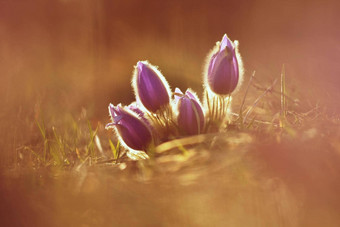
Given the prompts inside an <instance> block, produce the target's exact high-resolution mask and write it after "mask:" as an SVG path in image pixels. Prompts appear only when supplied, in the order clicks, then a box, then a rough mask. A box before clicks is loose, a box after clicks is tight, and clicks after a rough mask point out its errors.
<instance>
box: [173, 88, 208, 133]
mask: <svg viewBox="0 0 340 227" xmlns="http://www.w3.org/2000/svg"><path fill="white" fill-rule="evenodd" d="M175 103H176V105H177V111H178V116H177V123H178V127H179V129H180V130H181V131H182V132H184V133H185V134H189V135H195V134H199V133H201V132H202V130H203V127H204V114H203V111H202V106H201V104H200V102H199V100H198V98H197V97H196V95H195V94H194V93H193V92H191V91H190V90H189V89H187V90H186V92H185V94H183V93H182V91H181V90H180V89H179V88H176V89H175Z"/></svg>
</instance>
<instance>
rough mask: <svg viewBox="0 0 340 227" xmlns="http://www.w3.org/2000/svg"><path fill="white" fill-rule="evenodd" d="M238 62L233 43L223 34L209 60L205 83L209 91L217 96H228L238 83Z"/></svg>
mask: <svg viewBox="0 0 340 227" xmlns="http://www.w3.org/2000/svg"><path fill="white" fill-rule="evenodd" d="M239 71H240V70H239V62H238V58H237V54H236V48H235V43H233V42H232V41H231V40H230V39H229V38H228V37H227V35H226V34H225V35H224V36H223V38H222V41H221V42H217V43H216V47H215V48H214V50H213V52H212V56H211V58H210V59H209V66H208V72H207V82H208V85H209V88H210V90H211V91H213V92H214V93H216V94H219V95H229V94H231V93H232V92H233V91H234V90H235V88H236V87H237V84H238V81H239Z"/></svg>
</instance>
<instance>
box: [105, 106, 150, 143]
mask: <svg viewBox="0 0 340 227" xmlns="http://www.w3.org/2000/svg"><path fill="white" fill-rule="evenodd" d="M109 113H110V116H111V120H112V123H109V124H107V125H106V128H115V129H116V132H117V134H118V136H119V137H120V139H121V141H122V142H123V144H125V145H126V146H128V147H129V148H132V149H134V150H146V149H147V148H148V146H149V145H150V144H151V142H152V135H151V132H150V130H149V128H148V126H147V125H146V124H145V123H144V122H143V121H142V120H140V119H139V118H138V117H137V116H136V115H135V114H134V113H132V112H130V110H128V109H126V108H123V107H121V105H120V104H119V105H117V106H114V105H112V104H110V105H109Z"/></svg>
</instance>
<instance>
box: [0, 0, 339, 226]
mask: <svg viewBox="0 0 340 227" xmlns="http://www.w3.org/2000/svg"><path fill="white" fill-rule="evenodd" d="M339 6H340V3H339V1H337V0H329V1H327V0H325V1H320V0H309V1H299V0H286V1H275V0H253V1H250V0H238V1H228V0H210V1H194V0H189V1H184V0H182V1H181V0H172V1H160V0H151V1H137V0H49V1H46V0H25V1H20V0H0V107H1V108H0V200H1V201H2V202H1V205H0V214H1V215H0V216H1V220H2V223H4V225H7V226H30V225H31V226H111V225H112V223H117V224H118V225H124V224H125V225H128V224H129V226H136V225H143V224H144V226H158V225H159V224H160V223H164V226H200V225H201V226H209V225H215V226H339V223H340V218H339V214H340V198H339V189H340V183H339V182H340V180H339V173H340V164H339V163H340V159H339V157H340V156H339V154H340V152H339V151H340V143H339V141H340V140H339V138H340V131H339V127H338V125H339V124H336V123H335V122H336V120H335V118H330V120H329V121H322V120H324V119H322V120H320V119H319V118H318V119H317V120H315V119H312V120H311V122H310V124H309V122H308V123H307V126H306V128H305V129H306V130H305V129H303V130H305V131H302V133H300V134H297V135H296V137H295V138H292V137H287V138H283V141H282V142H277V141H274V140H275V139H273V138H274V137H275V136H274V135H276V133H277V132H276V131H275V130H274V129H272V132H270V133H273V137H270V138H269V137H268V138H267V136H266V135H264V136H263V135H262V137H261V134H260V135H257V137H256V139H254V141H253V142H249V141H248V140H245V142H244V143H242V142H241V143H240V144H238V145H237V143H238V141H240V140H241V141H242V135H243V136H245V134H244V133H239V132H237V134H236V135H234V137H233V136H232V135H231V136H230V135H228V136H224V134H222V136H221V139H220V140H221V141H219V142H218V143H216V144H215V145H214V146H215V147H211V146H212V144H214V143H211V142H209V141H207V143H210V144H209V146H207V147H208V148H206V147H205V148H202V149H201V148H200V147H198V148H197V150H198V151H196V150H195V148H193V151H192V152H193V153H194V154H195V155H193V156H190V157H191V158H192V159H193V160H192V159H190V157H189V159H188V160H186V159H183V160H184V161H182V162H173V161H172V160H171V159H166V158H167V157H166V156H165V159H161V158H159V159H156V161H157V162H159V163H158V164H156V165H155V166H154V167H155V168H156V170H155V175H154V176H153V177H154V178H153V180H154V181H153V183H152V182H151V181H150V182H148V183H145V182H144V180H145V181H146V182H147V180H148V179H147V178H148V174H149V172H148V171H146V170H148V169H147V168H148V167H147V166H146V167H145V166H143V163H142V164H140V163H137V164H136V163H133V162H132V163H128V164H127V167H126V166H125V167H124V166H118V165H117V166H109V167H108V168H100V167H101V166H100V167H97V168H96V166H95V167H93V166H92V167H93V168H92V167H91V166H89V167H88V168H87V167H84V168H83V167H82V168H81V169H80V170H79V169H78V167H79V166H80V165H79V166H77V168H76V170H74V171H65V170H64V168H59V169H58V168H56V169H54V168H53V167H52V166H48V167H46V168H42V169H40V171H39V169H38V170H35V169H34V167H33V168H32V166H28V167H30V168H25V167H27V166H25V165H24V164H22V163H19V164H18V165H16V167H18V169H20V168H22V170H24V171H21V172H20V171H17V169H15V168H8V167H9V166H10V167H13V166H14V165H13V163H16V161H17V160H19V159H20V160H21V159H22V160H24V161H25V162H27V163H32V160H31V162H30V160H29V158H30V157H31V156H33V154H32V153H33V151H31V150H29V149H28V148H32V149H33V150H34V149H37V150H38V151H41V152H42V150H43V147H44V144H43V143H44V141H43V140H42V137H41V134H40V132H39V129H38V127H37V121H38V122H40V123H42V122H43V121H44V122H45V125H46V131H47V133H50V134H51V136H50V137H49V138H53V134H52V133H53V132H52V131H51V129H52V130H54V128H52V126H55V128H56V130H57V132H58V133H60V134H62V133H63V132H62V130H63V128H71V127H73V125H72V123H74V122H76V124H77V122H80V121H78V119H79V118H81V116H83V118H82V119H83V121H84V122H86V121H85V120H84V119H85V117H84V115H86V119H89V120H90V122H91V123H92V127H93V128H95V127H96V126H97V125H101V131H100V132H104V133H107V131H105V130H104V128H103V125H105V123H107V122H108V121H109V117H108V111H107V106H108V104H109V103H110V102H111V103H113V104H117V103H120V102H121V103H123V104H129V103H130V102H132V101H133V100H134V94H133V91H132V88H131V85H130V80H131V75H132V71H133V69H134V65H135V64H136V63H137V61H138V60H146V59H147V60H149V61H150V62H151V63H152V64H154V65H158V66H159V68H160V70H161V71H162V72H163V74H164V75H165V77H166V78H167V79H168V81H169V83H170V85H171V87H172V88H175V87H180V88H181V89H182V90H184V89H186V88H187V87H191V88H193V89H194V90H195V91H197V93H198V94H199V95H200V94H201V93H202V84H201V80H202V69H203V65H204V62H205V58H206V55H207V53H208V52H209V50H210V49H211V48H212V47H213V46H214V44H215V42H216V41H219V40H220V39H221V38H222V36H223V34H224V33H227V34H228V36H229V37H230V38H231V39H232V40H239V42H240V53H241V55H242V57H243V61H244V66H245V76H244V77H245V82H244V83H243V89H241V90H240V92H239V93H238V94H236V95H235V96H234V99H233V100H234V101H235V102H234V105H235V104H237V101H238V100H239V99H241V98H242V97H243V95H244V93H245V84H247V80H248V79H249V78H250V75H251V74H252V72H253V71H254V70H255V71H256V83H257V84H260V85H261V86H263V87H267V86H269V85H270V84H271V83H272V81H273V80H274V79H276V78H279V76H280V73H281V68H282V65H283V64H284V65H285V69H286V87H287V91H288V95H289V96H290V97H291V98H293V99H299V100H300V106H298V107H299V109H296V110H297V112H307V111H309V110H310V109H313V108H314V107H315V106H316V105H319V106H320V107H321V108H322V111H323V112H326V113H327V114H328V115H329V116H334V115H339V110H340V102H339V100H340V92H339V86H340V66H339V65H340V62H339V60H340V43H339V41H340V29H339V27H340V24H339V22H340V16H339V9H340V7H339ZM275 89H276V90H278V91H279V83H277V85H276V87H275ZM250 90H251V91H254V90H255V88H254V87H252V88H251V89H250ZM261 92H262V91H261ZM258 94H259V92H258V93H256V94H252V93H251V92H250V94H249V96H248V100H247V101H246V104H247V105H250V104H251V103H252V102H253V101H254V100H255V99H256V98H257V97H258ZM271 95H272V94H271ZM276 95H277V94H276ZM269 97H271V98H272V99H275V100H276V98H277V100H276V102H277V103H276V104H278V105H277V109H278V110H279V109H280V100H279V98H278V97H277V96H275V97H274V95H273V96H269ZM266 101H267V100H262V101H261V102H262V103H264V102H266ZM288 108H289V109H291V108H295V106H293V103H292V101H291V99H289V100H288ZM235 109H236V108H235ZM85 113H86V114H85ZM65 116H66V117H65ZM67 116H71V118H72V119H74V121H70V120H69V119H71V118H70V117H67ZM259 116H261V115H259ZM270 117H271V116H270ZM65 119H66V120H65ZM67 119H68V120H67ZM313 120H314V121H313ZM70 122H71V123H70ZM324 122H326V123H324ZM332 122H333V123H332ZM98 123H99V124H98ZM327 123H328V124H327ZM86 127H87V124H86V123H85V130H88V129H87V128H86ZM85 130H83V131H85ZM86 132H87V131H86ZM261 132H262V131H261ZM231 133H233V131H232V130H231ZM253 134H254V136H255V134H256V132H255V133H253ZM65 135H68V134H65ZM100 136H101V138H103V139H102V141H104V140H106V139H107V138H106V137H104V136H102V135H100ZM109 136H110V135H109ZM111 138H113V137H112V135H111ZM71 139H73V138H71ZM106 142H107V141H106ZM82 143H84V144H85V143H87V141H82V140H81V141H80V142H78V144H80V145H79V150H84V149H85V145H84V147H82ZM233 143H235V144H236V145H235V144H233ZM203 145H204V144H203ZM77 146H78V145H77ZM203 147H204V146H203ZM26 148H27V149H26ZM19 149H21V150H20V151H19ZM221 150H222V151H223V152H221ZM20 152H21V153H20ZM25 152H26V153H25ZM31 152H32V153H31ZM74 153H75V152H74ZM243 153H246V155H245V157H241V156H242V154H243ZM20 154H21V155H22V154H23V158H22V157H20ZM25 155H26V156H25ZM17 156H19V158H18V157H17ZM74 156H75V154H74ZM234 156H236V158H235V157H234ZM233 158H235V159H236V160H237V161H235V163H234V164H228V163H229V162H233ZM27 159H28V161H27ZM75 159H77V158H76V157H75ZM24 161H22V162H24ZM21 164H22V165H21ZM124 164H125V163H124ZM139 164H140V165H139ZM138 165H139V166H138ZM19 167H20V168H19ZM142 167H144V168H145V169H146V170H145V171H143V168H142ZM65 168H66V167H65ZM70 168H71V167H70ZM124 168H126V169H125V170H124V171H121V169H124ZM2 170H3V171H2ZM157 171H158V172H157ZM140 175H141V176H140ZM144 175H145V176H144ZM7 176H10V177H7ZM149 177H150V176H149ZM136 179H137V181H135V180H136ZM155 208H156V209H155ZM141 220H142V222H141ZM89 223H90V224H89Z"/></svg>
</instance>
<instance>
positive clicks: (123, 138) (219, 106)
mask: <svg viewBox="0 0 340 227" xmlns="http://www.w3.org/2000/svg"><path fill="white" fill-rule="evenodd" d="M237 46H238V42H237V41H234V42H232V41H231V40H230V39H229V38H228V37H227V35H224V36H223V38H222V41H221V42H217V43H216V45H215V47H214V48H213V49H212V51H211V52H210V54H209V55H208V57H207V58H208V60H207V67H206V69H205V72H204V83H203V84H204V96H203V100H204V102H203V105H202V103H201V102H200V100H199V98H198V97H197V95H196V94H195V92H193V91H192V90H191V89H187V90H186V91H185V93H183V92H182V91H181V90H180V89H179V88H176V89H175V91H174V92H173V93H172V91H171V89H170V86H169V84H168V82H167V81H166V79H165V78H164V76H163V75H162V73H161V72H160V71H159V70H158V69H157V67H155V66H153V65H151V64H150V63H149V62H148V61H139V62H138V63H137V65H136V66H135V71H134V75H133V79H132V86H133V88H134V91H135V95H136V102H133V103H131V104H130V105H129V106H122V105H121V104H118V105H117V106H114V105H112V104H110V105H109V114H110V117H111V121H112V122H111V123H109V124H107V126H106V128H113V129H114V130H115V131H116V134H117V136H118V138H119V139H120V142H121V143H122V144H123V145H125V147H126V148H128V149H132V150H142V151H146V152H147V151H148V150H149V149H150V147H151V146H154V145H155V144H158V143H161V142H163V141H166V140H169V139H172V138H176V137H179V136H187V135H197V134H201V133H205V132H208V131H211V130H215V129H216V128H217V129H219V128H221V127H223V125H224V124H225V123H226V121H227V113H228V108H229V104H230V100H231V96H230V95H231V94H232V93H233V92H234V91H235V89H236V88H237V87H238V85H239V84H240V77H241V75H242V62H241V58H240V55H239V53H238V49H237ZM213 126H217V127H213Z"/></svg>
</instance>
